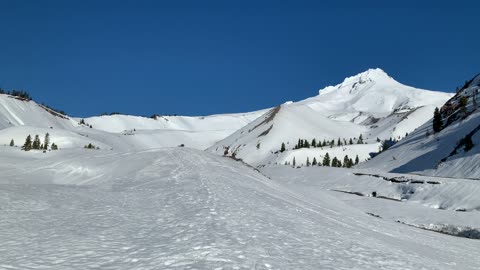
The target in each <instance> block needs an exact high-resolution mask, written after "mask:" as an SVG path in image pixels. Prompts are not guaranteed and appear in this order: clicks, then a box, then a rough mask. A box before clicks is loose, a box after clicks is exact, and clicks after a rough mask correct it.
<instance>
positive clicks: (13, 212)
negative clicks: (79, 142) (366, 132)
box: [0, 148, 480, 269]
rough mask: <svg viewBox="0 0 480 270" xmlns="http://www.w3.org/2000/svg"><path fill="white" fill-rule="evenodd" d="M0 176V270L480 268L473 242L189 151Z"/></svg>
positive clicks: (8, 157)
mask: <svg viewBox="0 0 480 270" xmlns="http://www.w3.org/2000/svg"><path fill="white" fill-rule="evenodd" d="M0 170H1V171H2V175H3V176H2V178H1V179H0V205H1V207H0V242H1V243H2V245H0V256H1V258H2V260H1V262H0V267H1V268H4V269H40V268H41V269H100V268H101V269H242V268H248V269H375V268H381V269H478V268H479V267H480V259H479V258H480V250H479V249H478V240H471V239H465V238H457V237H451V236H448V235H442V234H438V233H434V232H428V231H424V230H420V229H417V228H413V227H409V226H405V225H402V224H399V223H395V222H392V221H388V220H383V219H378V218H375V217H372V216H369V215H366V214H365V213H364V212H363V211H359V210H358V209H356V208H353V207H351V206H349V205H348V204H346V203H344V202H342V201H341V200H339V199H337V198H335V197H334V196H331V195H330V194H328V193H326V192H317V193H316V194H317V196H315V198H313V197H310V196H306V195H305V194H303V193H301V192H297V191H296V190H291V189H290V188H286V187H284V186H283V185H280V184H278V183H277V182H276V181H272V180H270V179H268V178H266V177H264V176H262V175H261V174H259V173H258V172H256V171H254V170H253V169H252V168H250V167H247V166H245V165H243V164H242V163H240V162H235V161H233V160H231V159H228V158H223V157H220V156H216V155H211V154H208V153H205V152H200V151H195V150H191V149H182V148H171V149H162V150H149V151H141V152H125V153H108V152H107V151H99V152H93V151H90V152H86V153H82V154H80V153H79V151H78V150H60V151H54V152H49V153H47V154H33V153H24V152H18V151H13V150H12V149H10V148H6V149H5V151H2V155H0ZM292 171H294V170H293V169H292ZM458 254H461V256H458Z"/></svg>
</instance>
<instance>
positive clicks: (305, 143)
mask: <svg viewBox="0 0 480 270" xmlns="http://www.w3.org/2000/svg"><path fill="white" fill-rule="evenodd" d="M364 143H365V142H364V141H363V136H362V134H360V136H358V139H357V138H350V139H349V140H348V141H347V139H345V138H343V139H340V138H338V139H337V140H336V141H335V140H328V141H327V140H325V139H324V140H323V141H320V140H318V141H317V140H316V139H315V138H313V139H312V140H311V141H310V140H307V139H298V142H297V144H295V146H294V147H293V150H296V149H301V148H316V147H327V146H330V148H333V147H334V146H343V145H353V144H364ZM286 150H287V149H286V146H285V143H284V142H282V145H281V146H280V152H285V151H286Z"/></svg>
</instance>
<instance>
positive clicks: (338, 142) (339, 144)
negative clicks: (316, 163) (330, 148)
mask: <svg viewBox="0 0 480 270" xmlns="http://www.w3.org/2000/svg"><path fill="white" fill-rule="evenodd" d="M341 145H342V141H340V138H338V141H337V146H341Z"/></svg>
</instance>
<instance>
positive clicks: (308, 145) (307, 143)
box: [303, 140, 310, 148]
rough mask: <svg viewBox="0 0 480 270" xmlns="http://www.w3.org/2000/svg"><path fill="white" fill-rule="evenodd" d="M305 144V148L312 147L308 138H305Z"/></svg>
mask: <svg viewBox="0 0 480 270" xmlns="http://www.w3.org/2000/svg"><path fill="white" fill-rule="evenodd" d="M303 146H304V147H305V148H310V143H309V142H308V141H307V140H305V141H304V145H303Z"/></svg>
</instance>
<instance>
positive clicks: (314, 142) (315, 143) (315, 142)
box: [312, 138, 317, 147]
mask: <svg viewBox="0 0 480 270" xmlns="http://www.w3.org/2000/svg"><path fill="white" fill-rule="evenodd" d="M312 147H317V140H315V138H313V140H312Z"/></svg>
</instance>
